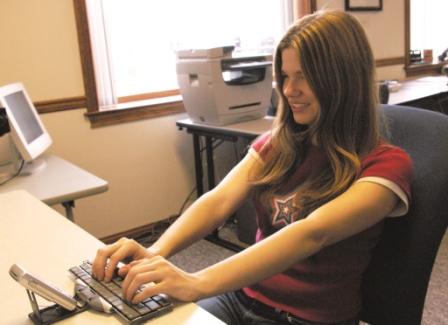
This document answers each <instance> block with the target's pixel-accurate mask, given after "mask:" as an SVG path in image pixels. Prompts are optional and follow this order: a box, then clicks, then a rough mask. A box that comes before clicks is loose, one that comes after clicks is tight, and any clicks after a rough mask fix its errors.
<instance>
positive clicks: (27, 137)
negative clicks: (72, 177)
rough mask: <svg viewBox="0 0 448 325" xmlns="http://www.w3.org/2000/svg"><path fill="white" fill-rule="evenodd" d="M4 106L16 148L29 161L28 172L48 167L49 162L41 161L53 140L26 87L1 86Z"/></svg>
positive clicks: (25, 168) (19, 85)
mask: <svg viewBox="0 0 448 325" xmlns="http://www.w3.org/2000/svg"><path fill="white" fill-rule="evenodd" d="M0 104H1V106H3V107H4V108H5V110H6V115H7V117H8V121H9V127H10V129H11V139H12V141H13V143H14V146H15V148H16V149H17V151H18V152H19V154H20V156H21V157H22V159H23V160H24V161H25V162H26V166H24V173H31V172H34V171H36V170H37V169H40V168H42V167H44V166H45V160H44V159H39V158H41V155H42V154H43V153H44V152H45V151H46V150H47V149H48V147H49V146H50V145H51V143H52V140H51V137H50V135H49V134H48V132H47V130H46V129H45V126H44V125H43V123H42V121H41V119H40V118H39V114H38V113H37V111H36V108H35V107H34V105H33V102H32V101H31V100H30V97H29V96H28V93H27V92H26V90H25V87H24V86H23V84H21V83H14V84H10V85H6V86H3V87H0Z"/></svg>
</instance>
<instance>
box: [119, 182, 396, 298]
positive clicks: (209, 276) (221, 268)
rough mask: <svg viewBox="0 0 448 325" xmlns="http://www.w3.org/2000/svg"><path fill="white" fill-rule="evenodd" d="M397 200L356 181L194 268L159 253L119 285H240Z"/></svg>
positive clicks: (372, 219)
mask: <svg viewBox="0 0 448 325" xmlns="http://www.w3.org/2000/svg"><path fill="white" fill-rule="evenodd" d="M366 193H368V194H369V195H366ZM397 200H398V199H397V196H396V195H395V194H394V193H393V192H392V191H391V190H389V189H387V188H385V187H383V186H381V185H379V184H375V183H369V182H360V183H355V184H354V185H353V186H352V187H351V188H350V189H349V190H347V191H346V192H345V193H343V194H342V195H340V196H339V197H337V198H336V199H334V200H332V201H330V202H328V203H327V204H325V205H323V206H322V207H320V208H319V209H317V210H316V211H314V212H313V213H312V214H310V215H309V216H308V217H307V218H306V219H303V220H300V221H297V222H295V223H293V224H291V225H289V226H287V227H285V228H283V229H281V230H279V231H278V232H276V233H275V234H273V235H272V236H270V237H268V238H266V239H265V240H263V241H261V242H259V243H257V244H255V245H253V246H251V247H250V248H248V249H246V250H245V251H243V252H240V253H238V254H236V255H234V256H232V257H230V258H228V259H226V260H224V261H222V262H220V263H217V264H215V265H213V266H210V267H208V268H206V269H204V270H202V271H199V272H197V273H195V274H187V273H185V272H182V271H179V270H175V271H174V272H170V266H169V265H168V266H167V262H166V261H165V260H163V259H150V260H148V261H146V262H145V263H141V264H138V265H135V267H132V268H131V269H130V271H129V274H128V275H127V277H126V280H125V283H124V288H125V289H124V291H125V293H126V296H127V297H128V299H131V297H132V296H133V294H134V292H135V290H136V288H138V286H139V285H141V284H142V283H146V282H149V281H154V282H155V283H156V285H155V286H151V287H149V288H147V289H146V290H145V291H144V292H143V293H142V294H137V295H136V296H135V298H134V299H135V300H134V301H139V300H141V299H142V298H143V296H147V295H152V294H155V293H158V292H165V293H167V294H169V295H172V296H173V297H176V298H178V299H181V300H196V299H200V298H203V297H207V296H212V295H216V294H219V293H222V292H226V291H231V290H235V289H238V288H241V287H243V286H245V285H249V284H252V283H255V282H257V281H260V280H262V279H264V278H267V277H269V276H272V275H274V274H277V273H279V272H282V271H284V270H286V269H288V268H289V267H291V266H292V265H293V264H295V263H297V262H298V261H300V260H303V259H305V258H307V257H308V256H310V255H313V254H315V253H316V252H318V251H319V250H321V249H322V248H324V247H326V246H328V245H331V244H334V243H336V242H338V241H341V240H343V239H345V238H348V237H350V236H352V235H354V234H356V233H359V232H361V231H363V230H365V229H367V228H368V227H370V226H372V225H374V224H376V223H377V222H379V221H380V220H381V219H383V218H384V217H385V216H386V215H387V214H388V213H389V212H390V211H392V209H393V208H394V207H395V205H396V203H397ZM291 247H294V249H291ZM241 270H244V272H242V271H241Z"/></svg>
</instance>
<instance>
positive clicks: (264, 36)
mask: <svg viewBox="0 0 448 325" xmlns="http://www.w3.org/2000/svg"><path fill="white" fill-rule="evenodd" d="M74 3H75V11H76V18H77V25H78V33H79V37H80V48H81V55H82V59H83V69H84V71H83V74H84V78H85V80H84V84H85V88H86V95H87V97H88V98H90V97H92V95H93V98H90V103H89V101H88V103H87V106H88V113H87V115H88V116H89V117H90V118H91V120H92V122H93V126H95V125H96V123H95V122H99V124H98V125H104V124H113V123H114V122H113V120H114V119H117V118H120V117H119V116H123V114H127V113H129V111H128V110H131V111H132V110H135V111H137V110H138V111H139V113H138V117H137V118H140V117H141V116H143V115H146V114H149V115H156V116H158V115H164V114H170V113H175V112H179V111H182V103H181V98H180V96H177V95H178V94H179V91H178V89H177V78H176V71H175V60H176V59H175V50H176V49H180V48H204V47H212V46H222V45H229V44H232V45H235V46H236V50H240V51H244V52H246V51H264V52H265V53H272V49H273V46H274V45H275V43H276V41H277V40H278V38H279V37H280V36H281V35H282V33H283V32H284V30H285V28H286V27H287V26H288V25H289V24H290V23H291V22H292V19H293V14H292V0H280V1H279V0H276V1H257V0H244V1H240V0H226V1H217V0H188V1H187V0H158V1H147V0H133V1H126V0H99V1H86V0H74ZM87 17H88V18H87ZM87 26H88V28H87ZM86 36H87V38H86ZM89 38H90V40H89ZM135 100H146V101H140V102H139V103H136V102H135ZM98 106H99V107H102V109H98ZM121 108H127V110H124V109H121ZM125 111H128V112H125ZM145 112H146V113H145ZM107 116H108V117H107ZM100 120H102V121H103V122H100Z"/></svg>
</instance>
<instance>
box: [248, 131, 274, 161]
mask: <svg viewBox="0 0 448 325" xmlns="http://www.w3.org/2000/svg"><path fill="white" fill-rule="evenodd" d="M271 139H272V133H271V131H268V132H265V133H263V134H261V135H260V136H258V137H257V138H256V139H255V140H254V141H253V142H252V145H251V147H250V150H249V153H251V154H252V155H253V156H254V157H255V158H258V159H262V160H263V158H264V157H266V155H267V154H268V152H269V151H270V150H271V149H272V142H271Z"/></svg>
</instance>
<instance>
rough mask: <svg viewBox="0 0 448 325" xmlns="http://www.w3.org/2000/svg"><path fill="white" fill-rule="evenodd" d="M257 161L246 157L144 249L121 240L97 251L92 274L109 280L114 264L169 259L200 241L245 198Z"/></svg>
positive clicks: (249, 188)
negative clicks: (157, 257)
mask: <svg viewBox="0 0 448 325" xmlns="http://www.w3.org/2000/svg"><path fill="white" fill-rule="evenodd" d="M258 163H259V162H258V161H257V159H256V158H254V157H253V156H252V155H251V154H247V155H246V157H244V159H243V160H242V161H241V162H239V163H238V164H237V165H236V166H235V167H234V168H233V169H232V170H231V171H230V173H228V174H227V176H226V177H225V178H224V179H223V180H222V181H221V182H220V183H219V184H218V185H217V186H216V187H215V188H214V189H213V190H211V191H209V192H207V193H205V194H204V195H203V196H201V197H200V198H199V199H198V200H196V202H194V203H193V204H192V205H191V206H190V207H189V208H188V209H187V210H186V211H185V212H184V213H183V214H182V216H180V217H179V218H178V219H177V220H176V222H174V223H173V224H172V225H171V226H170V227H169V228H168V229H167V230H166V231H165V233H164V234H163V235H162V236H161V237H160V238H159V239H158V240H157V241H156V242H155V243H154V244H153V245H152V246H151V247H149V248H148V250H145V248H144V247H142V246H141V245H139V244H137V243H136V242H135V241H133V240H129V239H127V238H122V239H120V240H119V241H117V242H116V243H114V244H112V245H108V246H105V247H103V248H101V249H99V250H98V252H97V255H96V257H95V260H94V262H93V268H92V270H93V273H94V275H95V276H96V277H97V278H98V279H100V280H102V279H103V278H105V279H106V280H110V279H111V277H112V275H113V270H114V269H115V267H116V266H117V264H118V263H119V262H120V261H121V260H123V259H124V258H126V257H132V259H133V260H140V259H142V258H151V257H153V256H163V257H169V256H171V255H173V254H175V253H176V252H178V251H180V250H181V249H183V248H185V247H187V246H189V245H190V244H192V243H194V242H195V241H197V240H199V239H201V238H203V237H204V236H206V235H207V234H209V233H210V232H212V231H213V230H214V229H216V228H217V227H218V226H219V225H221V224H222V223H223V222H224V221H225V220H226V219H227V218H228V217H229V216H230V215H231V214H232V213H233V212H234V211H235V210H236V209H237V208H238V206H239V205H240V204H241V203H242V202H243V201H244V200H245V199H246V198H247V197H248V195H249V193H250V191H251V188H252V185H251V183H250V182H249V172H250V170H252V168H253V167H254V166H256V164H258Z"/></svg>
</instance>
